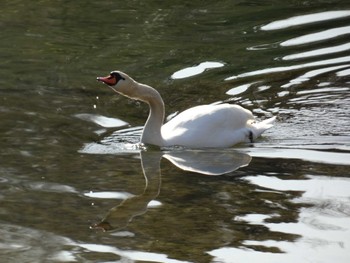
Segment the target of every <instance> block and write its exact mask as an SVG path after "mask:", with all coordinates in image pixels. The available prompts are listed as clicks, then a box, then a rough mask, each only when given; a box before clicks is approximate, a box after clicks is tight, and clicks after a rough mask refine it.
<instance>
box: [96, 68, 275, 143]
mask: <svg viewBox="0 0 350 263" xmlns="http://www.w3.org/2000/svg"><path fill="white" fill-rule="evenodd" d="M97 80H99V81H102V82H104V83H106V84H107V85H109V86H110V87H111V88H112V89H113V90H114V91H116V92H118V93H120V94H122V95H124V96H127V97H130V98H132V99H137V100H141V101H144V102H146V103H148V104H149V106H150V114H149V117H148V119H147V122H146V124H145V128H144V131H143V134H142V136H141V142H142V143H146V144H153V145H158V146H172V145H181V146H186V147H230V146H232V145H234V144H236V143H240V142H251V141H253V140H254V139H256V138H257V137H258V136H260V135H261V134H262V133H263V132H264V131H265V130H266V129H268V128H270V127H271V126H272V123H273V122H274V120H275V118H274V117H273V118H270V119H267V120H264V121H262V122H260V123H257V122H255V121H254V117H253V115H252V113H251V112H250V111H249V110H246V109H244V108H242V107H241V106H238V105H230V104H220V105H201V106H197V107H193V108H190V109H187V110H185V111H184V112H182V113H180V114H179V115H177V116H175V117H174V118H173V119H171V120H170V121H169V122H167V123H166V124H164V125H163V120H164V102H163V100H162V98H161V96H160V94H159V93H158V92H157V91H156V90H155V89H153V88H152V87H150V86H147V85H145V84H141V83H138V82H136V81H135V80H133V79H132V78H130V77H129V76H128V75H126V74H125V73H123V72H120V71H113V72H111V74H110V75H109V76H107V77H99V78H97Z"/></svg>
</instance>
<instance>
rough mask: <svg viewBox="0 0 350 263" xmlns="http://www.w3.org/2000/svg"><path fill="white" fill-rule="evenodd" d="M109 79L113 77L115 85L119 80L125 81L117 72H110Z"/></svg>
mask: <svg viewBox="0 0 350 263" xmlns="http://www.w3.org/2000/svg"><path fill="white" fill-rule="evenodd" d="M111 77H114V78H115V80H116V83H118V81H119V80H125V78H124V77H123V76H122V75H120V74H119V73H118V72H111Z"/></svg>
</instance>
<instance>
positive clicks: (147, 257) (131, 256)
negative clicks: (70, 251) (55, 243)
mask: <svg viewBox="0 0 350 263" xmlns="http://www.w3.org/2000/svg"><path fill="white" fill-rule="evenodd" d="M80 247H82V248H84V249H87V250H89V251H92V252H100V253H111V254H115V255H118V256H120V257H121V258H122V260H121V261H120V262H134V261H139V260H140V261H143V262H146V261H149V262H169V263H185V262H189V261H181V260H176V259H170V258H168V256H167V255H165V254H158V253H152V252H142V251H133V250H121V249H118V248H116V247H113V246H107V245H97V244H81V245H80Z"/></svg>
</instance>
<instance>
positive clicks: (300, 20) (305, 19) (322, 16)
mask: <svg viewBox="0 0 350 263" xmlns="http://www.w3.org/2000/svg"><path fill="white" fill-rule="evenodd" d="M347 16H350V10H344V11H329V12H320V13H314V14H309V15H302V16H293V17H290V18H287V19H283V20H278V21H274V22H271V23H269V24H267V25H265V26H262V27H261V30H266V31H267V30H277V29H283V28H289V27H293V26H299V25H305V24H310V23H315V22H320V21H327V20H331V19H337V18H342V17H347Z"/></svg>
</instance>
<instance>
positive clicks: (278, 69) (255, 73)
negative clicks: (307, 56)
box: [225, 56, 350, 81]
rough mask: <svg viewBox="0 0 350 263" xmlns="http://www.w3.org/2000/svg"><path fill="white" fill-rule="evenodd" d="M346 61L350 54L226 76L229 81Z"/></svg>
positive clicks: (349, 59) (348, 59) (348, 60)
mask: <svg viewBox="0 0 350 263" xmlns="http://www.w3.org/2000/svg"><path fill="white" fill-rule="evenodd" d="M346 62H350V56H345V57H339V58H332V59H326V60H320V61H315V62H310V63H305V64H299V65H294V66H287V67H276V68H266V69H261V70H255V71H250V72H246V73H242V74H239V75H236V76H231V77H228V78H226V79H225V80H226V81H228V80H233V79H238V78H245V77H251V76H258V75H263V74H271V73H278V72H285V71H291V70H297V69H303V68H310V67H318V66H324V65H333V64H340V63H346Z"/></svg>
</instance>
